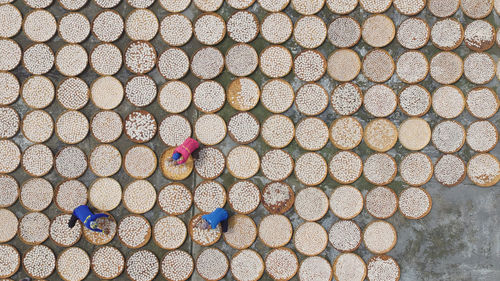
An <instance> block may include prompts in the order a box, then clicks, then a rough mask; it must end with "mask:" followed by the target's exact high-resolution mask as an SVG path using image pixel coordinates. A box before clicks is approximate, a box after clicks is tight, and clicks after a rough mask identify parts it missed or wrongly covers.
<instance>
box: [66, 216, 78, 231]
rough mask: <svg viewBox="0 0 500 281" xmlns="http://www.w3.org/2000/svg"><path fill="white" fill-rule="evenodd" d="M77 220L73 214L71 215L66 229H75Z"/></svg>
mask: <svg viewBox="0 0 500 281" xmlns="http://www.w3.org/2000/svg"><path fill="white" fill-rule="evenodd" d="M77 220H78V217H77V216H76V215H75V214H71V218H70V219H69V221H68V227H69V228H73V227H75V225H76V221H77Z"/></svg>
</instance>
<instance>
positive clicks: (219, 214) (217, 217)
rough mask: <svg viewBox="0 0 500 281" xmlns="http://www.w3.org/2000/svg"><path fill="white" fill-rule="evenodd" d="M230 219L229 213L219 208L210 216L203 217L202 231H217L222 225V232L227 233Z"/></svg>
mask: <svg viewBox="0 0 500 281" xmlns="http://www.w3.org/2000/svg"><path fill="white" fill-rule="evenodd" d="M228 218H229V214H228V213H227V211H226V210H224V209H222V208H217V209H215V211H213V212H211V213H210V214H206V215H203V216H201V219H202V222H201V226H200V228H201V229H209V228H211V229H215V228H217V226H218V225H219V223H220V225H221V227H222V232H227V228H228V226H229V225H228Z"/></svg>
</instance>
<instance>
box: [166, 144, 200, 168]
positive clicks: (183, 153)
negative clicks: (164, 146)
mask: <svg viewBox="0 0 500 281" xmlns="http://www.w3.org/2000/svg"><path fill="white" fill-rule="evenodd" d="M198 147H200V144H199V143H198V142H197V141H196V140H195V139H193V138H187V139H186V140H185V141H184V142H183V143H182V144H181V145H179V146H178V147H176V148H175V150H174V154H172V158H171V160H172V161H174V162H175V164H176V165H181V164H184V163H186V161H187V160H188V158H189V156H190V155H191V153H193V152H194V151H195V150H196V149H198Z"/></svg>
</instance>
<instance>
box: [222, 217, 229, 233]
mask: <svg viewBox="0 0 500 281" xmlns="http://www.w3.org/2000/svg"><path fill="white" fill-rule="evenodd" d="M220 226H221V227H222V232H227V229H228V227H229V220H227V219H226V220H223V221H221V222H220Z"/></svg>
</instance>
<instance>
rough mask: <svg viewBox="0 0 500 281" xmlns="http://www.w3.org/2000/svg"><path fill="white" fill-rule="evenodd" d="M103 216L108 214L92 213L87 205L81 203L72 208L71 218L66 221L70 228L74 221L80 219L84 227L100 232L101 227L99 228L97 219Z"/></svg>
mask: <svg viewBox="0 0 500 281" xmlns="http://www.w3.org/2000/svg"><path fill="white" fill-rule="evenodd" d="M105 217H109V216H108V215H106V214H94V213H92V211H91V210H90V208H89V207H88V206H87V205H81V206H78V207H76V208H75V209H74V210H73V214H72V215H71V219H70V220H69V222H68V226H69V227H70V228H73V227H74V226H75V224H76V221H77V220H80V221H81V222H82V224H83V225H85V227H86V228H88V229H90V230H92V231H96V232H102V229H100V228H99V226H98V224H97V219H98V218H105Z"/></svg>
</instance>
